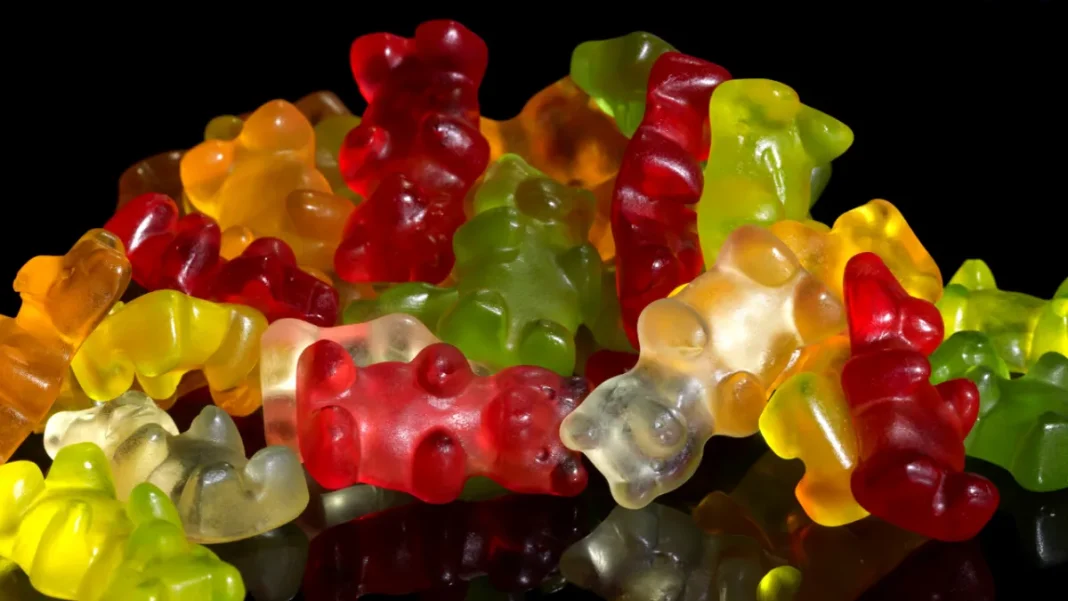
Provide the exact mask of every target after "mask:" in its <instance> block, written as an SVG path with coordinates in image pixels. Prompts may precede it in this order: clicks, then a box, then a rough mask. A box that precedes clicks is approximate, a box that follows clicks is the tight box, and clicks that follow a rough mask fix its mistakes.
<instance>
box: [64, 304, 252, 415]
mask: <svg viewBox="0 0 1068 601" xmlns="http://www.w3.org/2000/svg"><path fill="white" fill-rule="evenodd" d="M266 329H267V319H266V318H265V317H264V316H263V314H261V313H260V312H259V311H257V310H255V309H253V308H251V307H246V306H244V305H232V304H220V303H214V302H211V301H207V300H203V299H199V298H193V297H191V296H188V295H186V294H183V293H181V292H177V291H174V290H157V291H155V292H150V293H148V294H145V295H144V296H141V297H138V298H136V299H134V300H133V301H131V302H129V303H127V304H126V305H124V306H122V307H120V308H117V309H116V310H114V311H112V313H111V315H109V316H108V317H107V319H105V320H104V321H103V323H101V324H100V326H99V327H97V329H96V330H95V331H94V332H93V333H92V334H91V335H90V336H89V338H87V339H86V341H85V344H83V345H82V348H81V350H80V351H79V352H78V354H77V355H75V356H74V361H73V363H72V364H71V367H72V368H73V369H74V375H75V376H76V377H77V378H78V383H79V384H80V385H81V387H82V389H83V390H84V391H85V393H86V394H87V395H89V397H90V398H92V399H93V400H95V401H100V402H104V401H110V400H111V399H114V398H116V397H118V396H119V395H120V394H122V393H124V392H126V391H127V390H129V389H130V386H131V385H132V384H133V382H134V378H135V377H136V378H137V382H138V384H140V386H141V389H142V390H144V392H145V393H146V394H148V395H149V396H150V397H152V398H154V399H167V398H169V397H171V396H172V395H174V394H175V392H176V391H177V390H178V385H179V383H180V381H181V380H182V377H183V376H185V375H186V374H187V373H189V372H191V371H194V370H200V371H202V372H203V375H204V378H205V379H206V380H207V383H208V387H209V388H210V389H211V395H212V398H214V399H215V404H216V405H218V406H219V407H220V408H222V409H223V410H224V411H226V412H227V413H229V414H231V415H237V416H244V415H248V414H250V413H252V412H253V411H255V410H256V409H257V408H259V406H260V403H261V397H260V386H259V381H260V379H259V372H258V364H259V358H260V336H261V335H262V334H263V331H264V330H266Z"/></svg>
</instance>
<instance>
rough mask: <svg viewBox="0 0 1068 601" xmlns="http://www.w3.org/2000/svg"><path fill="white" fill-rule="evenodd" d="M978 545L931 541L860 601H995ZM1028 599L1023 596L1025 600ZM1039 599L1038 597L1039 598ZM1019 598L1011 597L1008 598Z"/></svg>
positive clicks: (994, 594)
mask: <svg viewBox="0 0 1068 601" xmlns="http://www.w3.org/2000/svg"><path fill="white" fill-rule="evenodd" d="M984 555H985V551H984V549H983V548H982V545H980V543H979V541H977V540H972V541H968V542H958V543H944V542H940V541H931V542H929V543H927V544H926V545H924V546H923V547H922V548H921V549H920V550H918V551H917V552H915V553H913V554H912V555H910V556H909V557H908V558H906V559H905V561H903V562H901V565H900V566H898V567H897V569H896V570H894V571H893V572H892V573H891V574H890V575H889V576H887V577H886V578H884V579H882V580H880V581H879V582H878V583H876V585H875V586H874V587H872V588H871V590H869V591H868V592H867V593H866V594H865V595H864V599H863V601H904V600H906V599H908V601H913V600H915V601H995V599H1002V598H1003V597H1002V596H1001V595H998V594H997V590H996V589H997V587H996V586H995V582H994V575H993V574H992V573H991V572H990V566H989V565H988V564H987V562H986V559H985V557H984ZM1028 596H1030V595H1025V596H1024V597H1023V598H1026V597H1028ZM1040 596H1041V595H1040ZM1013 597H1015V598H1021V597H1019V596H1017V595H1016V594H1012V595H1011V596H1009V598H1013Z"/></svg>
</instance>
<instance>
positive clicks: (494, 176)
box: [345, 155, 601, 374]
mask: <svg viewBox="0 0 1068 601" xmlns="http://www.w3.org/2000/svg"><path fill="white" fill-rule="evenodd" d="M593 203H594V200H593V197H592V195H591V194H590V193H589V192H587V191H585V190H579V189H574V188H568V187H567V186H563V185H561V184H560V183H558V182H555V181H553V180H551V179H549V178H547V177H545V176H544V174H542V173H540V172H538V171H537V170H536V169H534V168H532V167H530V166H529V165H527V164H526V163H525V162H524V161H523V159H521V158H519V157H518V156H515V155H505V156H503V157H501V158H500V159H499V160H498V161H497V162H496V163H494V164H493V165H492V166H491V167H490V168H489V170H487V172H486V175H485V177H484V179H483V181H482V184H481V185H480V186H479V188H478V189H477V190H476V191H475V194H474V209H475V211H476V212H477V215H476V216H475V217H474V218H472V219H471V221H469V222H467V223H466V224H464V226H463V227H462V228H460V229H459V230H458V231H457V232H456V237H455V238H454V240H453V246H454V248H455V250H456V257H457V261H456V270H455V272H454V273H453V278H454V280H455V281H456V285H455V287H452V288H439V287H435V286H429V285H427V284H422V283H410V284H403V285H400V286H395V287H393V288H391V289H389V290H386V291H385V292H383V293H382V295H381V296H379V297H378V298H377V299H373V300H369V301H359V302H357V303H353V304H352V305H349V307H348V308H347V309H346V311H345V321H346V322H353V321H366V320H369V319H371V318H373V317H377V316H380V315H387V314H389V313H400V312H403V313H409V314H412V315H415V316H416V317H418V318H419V320H420V321H422V322H423V323H425V324H427V326H428V327H430V329H431V330H432V331H433V332H435V333H436V334H437V335H438V336H439V337H440V338H441V339H442V340H444V341H445V342H448V343H449V344H454V345H456V346H457V347H459V348H460V349H461V350H462V351H463V352H464V354H465V355H467V356H468V357H469V358H470V359H471V360H472V361H477V362H479V363H484V364H485V365H487V366H489V367H491V368H493V369H501V368H504V367H509V366H513V365H538V366H541V367H545V368H548V369H552V370H553V371H556V372H557V373H560V374H571V373H572V372H573V371H574V368H575V340H574V339H575V333H576V331H577V330H578V327H579V325H580V324H582V323H590V322H591V321H592V319H593V318H594V316H595V315H596V314H597V312H598V310H599V305H600V298H599V292H600V289H601V274H600V269H601V261H600V258H599V257H598V255H597V251H596V250H595V249H594V248H593V247H592V246H591V245H590V244H589V243H588V242H587V241H586V233H587V231H588V230H589V224H590V220H591V218H592V215H593V210H594V209H593Z"/></svg>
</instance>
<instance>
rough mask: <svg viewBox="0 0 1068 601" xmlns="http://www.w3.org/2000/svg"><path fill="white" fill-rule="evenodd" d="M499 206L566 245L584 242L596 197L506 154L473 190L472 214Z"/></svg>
mask: <svg viewBox="0 0 1068 601" xmlns="http://www.w3.org/2000/svg"><path fill="white" fill-rule="evenodd" d="M498 207H514V208H515V209H517V210H518V211H519V213H520V214H521V215H523V216H525V217H527V218H529V219H531V220H532V221H534V222H535V223H537V224H538V225H540V226H541V230H542V231H543V232H544V233H545V234H546V236H547V237H548V240H549V242H550V243H551V244H552V245H553V246H554V247H556V248H561V249H568V248H572V247H574V246H577V245H579V244H582V243H583V242H585V240H586V236H587V233H588V232H589V230H590V226H591V225H592V224H593V217H594V213H595V212H596V207H597V200H596V199H595V198H594V197H593V193H592V192H590V191H589V190H583V189H582V188H572V187H569V186H566V185H564V184H561V183H559V182H557V181H556V180H554V179H552V178H550V177H548V176H546V175H545V174H544V173H542V172H541V171H538V170H537V169H535V168H534V167H532V166H530V165H529V164H528V163H527V162H526V161H524V160H523V158H522V157H520V156H519V155H515V154H505V155H503V156H501V157H500V158H499V159H497V161H495V162H494V163H493V164H492V165H490V166H489V168H488V169H486V174H485V176H484V177H483V180H482V183H481V184H480V185H479V187H478V188H477V189H476V190H475V191H474V194H473V206H472V210H473V212H474V214H475V215H479V214H482V213H485V212H487V211H489V210H491V209H495V208H498Z"/></svg>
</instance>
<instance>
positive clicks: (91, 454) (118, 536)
mask: <svg viewBox="0 0 1068 601" xmlns="http://www.w3.org/2000/svg"><path fill="white" fill-rule="evenodd" d="M0 509H2V511H0V516H2V517H0V556H3V557H6V558H9V559H11V560H13V561H14V562H15V563H17V564H18V565H19V566H20V567H21V568H22V569H23V570H25V571H26V573H27V574H29V577H30V582H32V583H33V585H34V588H36V589H37V590H39V591H41V592H43V593H45V594H47V595H52V596H55V597H59V598H61V599H72V600H74V599H76V600H79V601H98V600H103V599H109V600H110V599H124V600H125V599H130V600H132V601H138V600H148V599H168V600H172V601H194V600H196V601H203V600H207V601H239V600H241V599H244V597H245V587H244V586H243V585H242V583H241V576H240V574H238V573H237V570H235V569H234V568H233V567H232V566H230V565H227V564H225V563H223V562H221V561H219V559H218V558H217V557H216V556H215V554H214V553H212V552H211V551H209V550H207V549H205V548H204V547H201V546H200V545H191V544H190V543H189V542H188V541H187V540H186V538H185V535H184V534H183V533H182V527H181V522H180V521H179V519H178V513H177V511H176V510H175V508H174V505H172V504H171V502H170V501H169V500H168V499H167V497H166V495H164V494H163V493H162V492H161V491H160V490H159V489H158V488H156V487H155V486H152V485H151V484H142V485H140V486H138V487H136V488H134V489H133V491H132V492H131V494H130V499H129V502H128V503H127V504H126V507H125V508H123V505H122V503H120V502H119V501H117V500H116V499H115V486H114V484H112V480H111V473H110V471H109V469H108V464H107V459H106V458H105V457H104V453H103V452H102V451H101V450H100V448H99V447H97V446H96V445H94V444H92V443H88V442H86V443H80V444H76V445H72V446H69V447H67V448H65V449H63V450H62V451H61V452H60V453H59V454H58V455H57V456H56V460H55V463H53V464H52V468H51V470H49V472H48V478H47V479H45V478H43V477H42V475H41V471H40V469H39V468H38V467H37V466H36V465H34V464H32V463H30V462H28V461H16V462H14V463H10V464H8V465H4V466H0Z"/></svg>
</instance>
